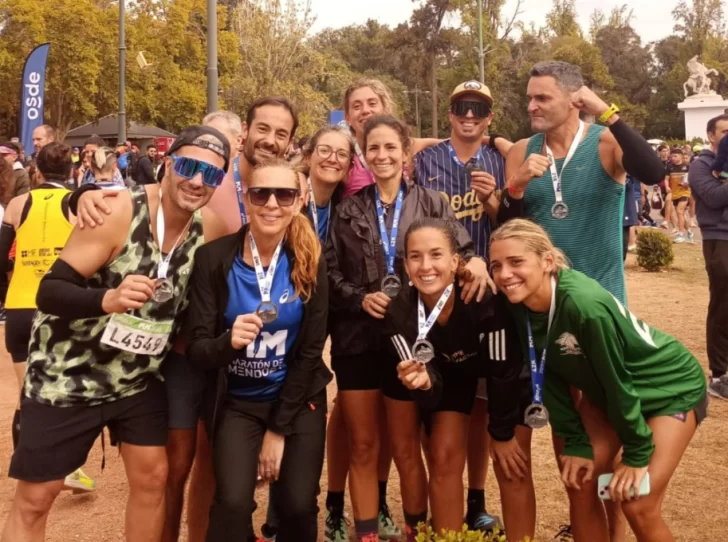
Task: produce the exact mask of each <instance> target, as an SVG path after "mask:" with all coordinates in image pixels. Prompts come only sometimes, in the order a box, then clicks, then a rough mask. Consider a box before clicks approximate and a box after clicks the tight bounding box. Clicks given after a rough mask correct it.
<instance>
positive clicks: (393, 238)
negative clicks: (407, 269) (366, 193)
mask: <svg viewBox="0 0 728 542" xmlns="http://www.w3.org/2000/svg"><path fill="white" fill-rule="evenodd" d="M374 190H375V195H374V202H375V203H376V207H377V222H378V224H379V235H380V237H381V241H382V250H384V261H385V262H386V264H387V276H386V277H384V278H383V279H382V292H384V294H385V295H386V296H387V297H390V298H395V297H397V294H399V291H400V290H401V289H402V280H401V279H400V278H399V277H398V276H397V275H396V274H395V273H394V258H395V256H396V253H397V232H398V231H399V219H400V217H401V216H402V202H403V201H404V189H403V188H402V186H400V187H399V192H398V193H397V199H396V200H395V204H394V216H393V217H392V231H391V233H388V232H387V224H386V223H385V220H384V207H383V206H382V200H381V198H380V197H379V187H378V186H375V188H374Z"/></svg>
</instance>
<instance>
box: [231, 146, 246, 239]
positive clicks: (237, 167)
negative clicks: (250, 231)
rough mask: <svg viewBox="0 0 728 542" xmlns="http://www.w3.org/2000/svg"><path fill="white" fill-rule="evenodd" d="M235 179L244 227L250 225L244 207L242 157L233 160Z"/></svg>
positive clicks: (241, 220)
mask: <svg viewBox="0 0 728 542" xmlns="http://www.w3.org/2000/svg"><path fill="white" fill-rule="evenodd" d="M233 179H234V180H235V191H236V192H237V193H238V207H240V222H241V223H242V225H243V226H244V225H245V224H247V223H248V215H247V214H246V213H245V205H243V180H242V179H241V178H240V156H236V157H235V158H233Z"/></svg>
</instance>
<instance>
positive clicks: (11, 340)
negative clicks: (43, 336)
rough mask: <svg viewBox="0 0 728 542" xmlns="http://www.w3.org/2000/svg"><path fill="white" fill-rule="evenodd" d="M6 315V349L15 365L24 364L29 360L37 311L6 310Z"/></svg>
mask: <svg viewBox="0 0 728 542" xmlns="http://www.w3.org/2000/svg"><path fill="white" fill-rule="evenodd" d="M5 315H6V320H5V349H6V350H7V351H8V353H9V354H10V357H11V358H12V359H13V363H23V362H25V361H27V360H28V344H30V330H31V328H32V327H33V317H34V316H35V309H6V310H5Z"/></svg>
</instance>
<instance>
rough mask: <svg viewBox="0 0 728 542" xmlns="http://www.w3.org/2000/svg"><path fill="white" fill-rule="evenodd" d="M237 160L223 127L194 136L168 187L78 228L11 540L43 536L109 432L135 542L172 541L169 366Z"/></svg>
mask: <svg viewBox="0 0 728 542" xmlns="http://www.w3.org/2000/svg"><path fill="white" fill-rule="evenodd" d="M229 156H230V145H229V142H228V140H227V139H226V138H225V136H224V135H222V134H221V133H220V132H218V131H217V130H214V129H211V128H209V127H201V126H193V127H190V128H188V129H186V130H184V131H183V132H182V133H181V134H180V136H179V137H178V138H177V139H176V141H175V142H174V144H173V145H172V147H171V149H170V156H168V157H166V158H165V161H166V162H167V173H166V175H165V177H164V179H163V181H162V183H161V184H159V185H154V186H149V187H144V186H140V187H136V188H135V189H134V190H131V191H123V192H121V193H120V194H119V195H118V196H117V197H116V198H115V199H114V200H113V201H112V202H111V204H110V206H111V210H110V214H109V216H108V217H107V219H106V220H105V221H104V223H103V224H102V225H100V226H98V227H97V228H86V229H81V228H76V229H75V230H74V231H73V233H72V234H71V237H70V238H69V240H68V242H67V244H66V246H65V248H64V249H63V251H62V252H61V254H60V256H59V259H58V260H57V261H56V263H55V264H53V267H52V268H51V270H50V271H49V272H48V273H47V274H46V275H45V277H44V278H43V280H42V281H41V285H40V288H39V291H38V297H37V303H38V312H37V313H36V320H35V326H34V333H33V336H32V339H31V345H30V348H29V358H28V371H27V376H26V380H25V388H24V394H23V397H22V399H21V426H22V427H23V431H21V432H20V440H19V443H18V447H17V448H16V451H15V453H14V455H13V460H12V463H11V467H10V475H11V476H12V477H14V478H17V479H19V480H21V481H19V482H18V486H17V490H16V494H15V500H14V502H13V506H12V508H11V511H10V514H9V516H8V520H7V522H6V524H5V530H4V532H3V536H2V540H3V542H5V541H7V542H10V541H15V540H42V539H43V537H44V534H45V527H46V523H47V518H48V513H49V511H50V508H51V506H52V504H53V502H54V500H55V498H56V497H57V495H58V493H59V492H60V490H61V488H62V486H63V479H64V477H65V476H66V475H67V474H69V473H70V472H72V471H73V470H74V469H76V468H78V467H79V466H80V465H81V464H83V462H84V461H85V459H86V456H87V455H88V452H89V450H90V449H91V447H92V446H93V444H94V442H95V441H96V438H97V437H98V434H99V433H101V432H102V431H103V428H104V427H105V426H108V427H109V428H110V431H111V434H112V441H113V442H118V443H123V445H121V444H120V452H121V456H122V458H123V460H124V464H125V467H126V472H127V477H128V480H129V486H130V491H129V499H128V503H127V520H126V537H127V539H128V540H158V539H159V538H160V537H161V533H162V528H163V523H164V509H165V506H164V502H165V482H166V478H167V454H166V451H165V444H166V442H167V400H166V392H165V389H164V384H163V383H162V382H161V375H160V365H161V363H162V360H163V359H164V355H165V354H166V352H167V351H168V350H169V344H170V337H174V336H175V334H176V330H177V326H176V323H175V319H176V318H177V315H178V314H180V313H182V312H183V311H184V310H185V308H186V304H187V289H188V284H189V282H188V281H189V276H190V271H191V268H192V263H193V259H194V253H195V251H196V249H197V248H198V247H199V246H201V245H202V243H203V228H204V226H203V219H202V213H201V212H198V211H199V210H200V209H201V208H202V207H203V206H204V205H205V204H206V203H207V202H208V201H209V199H210V197H211V196H212V193H213V192H214V189H215V188H216V187H217V186H219V184H220V183H221V182H222V179H223V177H224V174H225V170H226V168H227V166H228V165H229ZM165 232H166V234H165ZM206 233H207V232H206V231H205V232H204V234H206ZM150 277H152V278H150Z"/></svg>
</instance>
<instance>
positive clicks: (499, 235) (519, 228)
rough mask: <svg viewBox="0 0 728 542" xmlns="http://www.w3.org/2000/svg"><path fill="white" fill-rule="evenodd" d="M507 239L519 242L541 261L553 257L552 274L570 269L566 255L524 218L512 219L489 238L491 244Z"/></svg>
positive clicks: (544, 231) (538, 227) (540, 229)
mask: <svg viewBox="0 0 728 542" xmlns="http://www.w3.org/2000/svg"><path fill="white" fill-rule="evenodd" d="M508 239H516V240H518V241H521V242H522V243H523V244H524V245H525V246H526V250H527V251H529V252H533V253H534V254H535V255H536V256H538V257H539V259H543V258H544V257H545V256H548V255H549V254H550V255H551V256H553V258H554V273H558V272H559V271H561V270H562V269H569V267H571V265H570V263H569V259H568V258H567V257H566V255H565V254H564V253H563V252H561V250H560V249H558V248H556V247H555V246H554V244H553V243H552V242H551V238H550V237H549V235H548V234H547V233H546V230H544V229H543V228H542V227H541V226H539V225H538V224H536V223H535V222H531V221H530V220H526V219H524V218H514V219H513V220H509V221H508V222H506V223H505V224H503V225H502V226H501V227H500V228H498V229H497V230H495V231H494V232H493V235H491V236H490V242H491V244H493V243H495V242H496V241H506V240H508Z"/></svg>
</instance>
